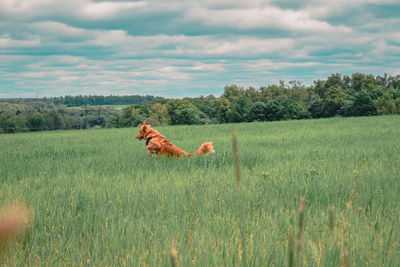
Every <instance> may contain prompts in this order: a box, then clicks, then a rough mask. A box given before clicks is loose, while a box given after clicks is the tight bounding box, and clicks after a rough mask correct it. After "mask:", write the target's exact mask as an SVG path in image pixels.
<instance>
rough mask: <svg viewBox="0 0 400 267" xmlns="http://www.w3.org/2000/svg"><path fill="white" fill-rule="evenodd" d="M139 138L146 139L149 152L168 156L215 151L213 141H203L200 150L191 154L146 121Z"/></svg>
mask: <svg viewBox="0 0 400 267" xmlns="http://www.w3.org/2000/svg"><path fill="white" fill-rule="evenodd" d="M136 138H137V139H139V140H142V139H145V140H146V148H147V152H148V153H149V154H153V155H157V156H162V155H166V156H168V157H180V156H182V155H185V156H198V155H200V154H208V153H214V152H215V151H214V147H213V145H212V143H211V142H205V143H203V144H202V145H201V146H200V148H199V150H197V151H196V152H195V153H192V154H189V153H187V152H185V151H183V150H182V149H180V148H178V147H176V146H175V145H173V144H172V143H171V142H170V141H169V140H168V139H166V138H165V137H164V136H163V135H162V134H160V133H159V132H158V131H157V130H155V129H153V128H151V125H146V121H144V122H143V125H142V126H141V127H140V130H139V134H138V135H137V136H136Z"/></svg>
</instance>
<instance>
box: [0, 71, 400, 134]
mask: <svg viewBox="0 0 400 267" xmlns="http://www.w3.org/2000/svg"><path fill="white" fill-rule="evenodd" d="M121 106H122V107H121ZM385 114H400V75H395V76H392V75H387V74H385V75H383V76H374V75H372V74H362V73H354V74H352V75H341V74H332V75H331V76H329V77H328V78H327V79H325V80H316V81H314V83H313V84H312V85H311V86H305V85H303V84H302V83H301V82H299V81H290V82H288V83H285V82H284V81H280V82H279V84H278V85H275V84H274V85H269V86H266V87H261V88H258V89H256V88H253V87H249V88H243V87H239V86H236V85H227V86H225V88H224V92H223V93H222V95H221V96H218V97H216V96H213V95H209V96H200V97H195V98H183V99H166V98H162V97H154V96H149V95H147V96H138V95H133V96H81V95H79V96H64V97H50V98H12V99H1V98H0V133H16V132H28V131H42V130H60V129H88V128H105V127H107V128H121V127H135V126H137V125H139V124H140V123H142V122H143V120H145V119H146V120H147V121H148V122H149V123H150V124H152V125H177V124H216V123H230V122H233V123H235V122H237V123H239V122H252V121H277V120H293V119H309V118H327V117H333V116H345V117H348V116H375V115H385Z"/></svg>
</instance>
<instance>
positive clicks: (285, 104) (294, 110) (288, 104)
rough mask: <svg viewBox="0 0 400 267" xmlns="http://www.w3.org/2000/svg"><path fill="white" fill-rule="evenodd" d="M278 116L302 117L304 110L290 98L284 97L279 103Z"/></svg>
mask: <svg viewBox="0 0 400 267" xmlns="http://www.w3.org/2000/svg"><path fill="white" fill-rule="evenodd" d="M279 117H280V119H282V120H289V119H304V118H306V117H308V116H307V114H306V112H305V111H304V110H303V109H302V108H301V107H300V106H299V104H297V103H296V102H295V101H293V100H292V99H289V98H288V99H285V100H283V101H282V102H281V103H280V108H279Z"/></svg>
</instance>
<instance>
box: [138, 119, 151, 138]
mask: <svg viewBox="0 0 400 267" xmlns="http://www.w3.org/2000/svg"><path fill="white" fill-rule="evenodd" d="M150 130H151V125H150V124H149V125H146V121H144V122H143V124H142V126H141V127H140V129H139V133H138V135H136V138H137V139H139V140H142V139H144V138H145V137H146V135H147V134H148V133H149V132H150Z"/></svg>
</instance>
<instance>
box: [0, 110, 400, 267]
mask: <svg viewBox="0 0 400 267" xmlns="http://www.w3.org/2000/svg"><path fill="white" fill-rule="evenodd" d="M155 128H156V129H157V130H159V131H160V132H161V133H162V134H163V135H165V136H166V137H167V138H168V139H170V140H171V142H172V143H174V144H175V145H177V146H178V147H180V148H182V149H184V150H185V151H187V152H194V151H196V150H197V149H198V147H199V146H200V144H201V143H203V142H205V141H212V142H213V144H214V147H215V151H216V153H215V154H212V155H208V156H200V157H196V158H181V159H170V158H160V159H157V158H153V157H151V156H149V155H148V154H147V153H146V149H145V142H144V141H141V142H140V141H138V140H136V139H135V136H136V134H137V132H138V128H124V129H96V130H75V131H55V132H37V133H21V134H8V135H6V134H3V135H0V148H1V149H0V204H2V203H6V202H8V201H14V200H18V201H22V202H25V203H27V204H28V205H29V206H30V207H31V209H32V210H33V211H34V214H35V216H34V220H33V224H32V226H31V227H30V228H29V230H28V232H27V233H26V234H25V235H24V236H22V237H20V238H19V239H18V240H17V242H15V243H14V244H12V245H11V246H10V247H9V248H8V249H6V250H4V251H2V252H0V265H16V266H22V265H30V266H35V265H36V266H41V265H49V266H60V265H61V266H76V265H78V266H79V265H85V266H86V265H90V266H124V265H126V266H136V265H140V266H170V265H171V260H170V247H171V241H172V240H174V242H173V243H175V244H176V251H177V253H176V257H177V265H178V266H235V265H238V266H239V265H242V266H283V265H289V259H290V258H291V257H292V258H291V259H293V261H294V265H296V266H300V265H303V266H339V265H347V264H350V265H351V266H398V264H399V263H400V153H399V152H400V116H379V117H359V118H331V119H320V120H301V121H280V122H262V123H261V122H260V123H257V122H254V123H241V124H221V125H199V126H165V127H155ZM232 128H235V129H236V132H237V135H238V142H239V150H240V161H241V173H242V181H241V182H242V186H241V187H238V186H237V184H236V180H235V175H234V166H233V152H232V139H231V136H232ZM301 196H304V198H305V209H304V214H303V216H304V221H303V227H302V229H303V230H300V231H301V233H302V234H301V235H299V227H298V224H299V223H298V222H299V219H298V217H299V216H298V210H299V203H300V198H301ZM331 206H333V207H334V208H330V207H331ZM329 210H331V212H329ZM329 214H331V217H330V218H331V219H329ZM300 217H301V216H300ZM289 236H292V237H293V245H289V243H291V242H289V239H290V238H289ZM289 247H292V250H290V249H289ZM290 251H292V252H290Z"/></svg>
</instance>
